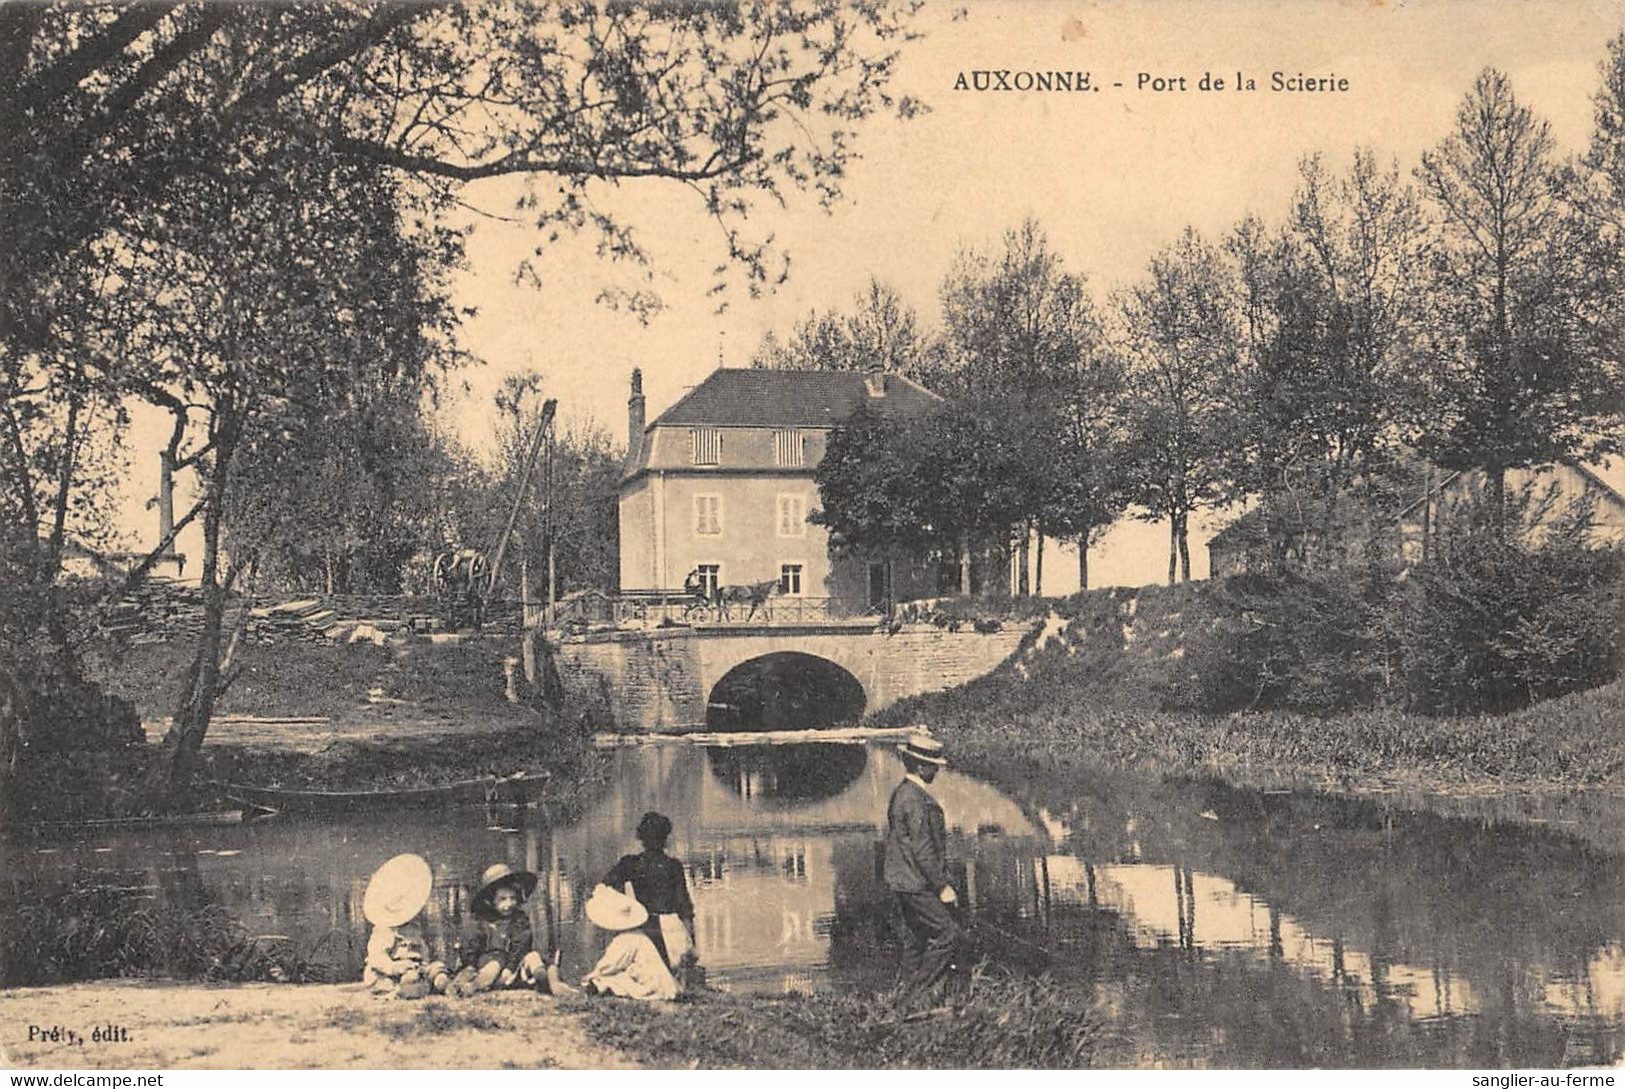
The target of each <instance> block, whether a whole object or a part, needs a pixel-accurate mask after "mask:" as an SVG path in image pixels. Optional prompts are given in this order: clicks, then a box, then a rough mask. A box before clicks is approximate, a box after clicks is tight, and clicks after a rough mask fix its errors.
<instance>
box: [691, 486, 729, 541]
mask: <svg viewBox="0 0 1625 1089" xmlns="http://www.w3.org/2000/svg"><path fill="white" fill-rule="evenodd" d="M694 535H695V536H696V537H720V536H722V496H720V495H696V496H695V497H694Z"/></svg>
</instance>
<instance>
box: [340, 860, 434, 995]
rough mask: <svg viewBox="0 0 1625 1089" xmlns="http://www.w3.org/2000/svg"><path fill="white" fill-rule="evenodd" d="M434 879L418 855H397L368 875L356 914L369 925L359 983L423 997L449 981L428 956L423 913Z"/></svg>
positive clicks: (384, 992)
mask: <svg viewBox="0 0 1625 1089" xmlns="http://www.w3.org/2000/svg"><path fill="white" fill-rule="evenodd" d="M433 886H434V875H433V874H432V873H430V871H429V864H428V863H427V862H425V861H424V860H423V858H422V857H421V856H419V855H396V856H395V857H394V858H392V859H390V860H389V861H388V862H386V863H384V864H383V865H382V866H380V867H378V872H377V873H375V874H373V875H372V879H371V880H370V881H368V882H367V892H366V895H365V896H364V897H363V898H362V901H361V912H362V914H363V915H365V916H366V918H367V921H368V922H370V923H371V924H372V934H371V935H369V936H368V938H367V959H366V962H365V964H364V966H363V968H362V973H361V979H362V982H364V983H368V984H371V985H372V989H373V990H374V991H375V992H377V993H379V994H394V995H397V996H398V997H401V998H422V997H423V996H424V995H426V994H428V993H429V992H431V991H444V990H445V989H446V987H447V985H448V984H449V983H450V978H451V977H450V975H449V973H448V972H447V971H446V966H445V964H443V963H442V962H440V961H438V960H432V959H431V958H430V956H429V944H428V942H426V941H424V939H423V909H424V907H425V905H427V904H428V902H429V892H430V889H431V888H432V887H433Z"/></svg>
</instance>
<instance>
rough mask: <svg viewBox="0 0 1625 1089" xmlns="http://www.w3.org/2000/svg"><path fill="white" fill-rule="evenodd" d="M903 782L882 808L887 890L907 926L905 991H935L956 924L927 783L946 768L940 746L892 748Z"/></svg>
mask: <svg viewBox="0 0 1625 1089" xmlns="http://www.w3.org/2000/svg"><path fill="white" fill-rule="evenodd" d="M897 750H898V752H900V753H901V754H902V757H903V770H904V772H905V774H904V776H903V781H902V782H901V783H898V784H897V789H896V790H894V791H892V796H891V802H890V804H888V805H887V806H886V861H885V867H884V873H885V878H886V885H887V886H888V887H889V888H890V889H891V890H892V892H893V893H895V894H896V896H897V906H898V908H899V909H900V910H901V911H902V913H903V922H904V924H905V925H907V927H908V931H909V943H908V948H907V950H906V951H905V953H904V957H903V970H904V973H905V979H906V981H907V986H908V989H909V990H910V991H912V992H915V993H919V992H924V991H928V990H931V989H934V988H935V987H937V986H938V985H939V984H940V983H941V982H942V980H943V977H944V976H946V975H947V973H948V967H949V964H950V962H951V961H952V959H953V953H954V944H955V942H956V941H957V940H958V938H959V924H958V922H956V921H955V919H954V916H953V912H952V911H950V910H949V909H950V908H951V906H952V905H953V904H955V903H957V902H958V900H959V897H958V895H957V894H956V893H955V892H954V888H953V886H952V885H951V884H949V883H948V833H947V826H946V824H945V823H944V821H943V817H942V806H940V805H938V804H937V800H936V799H935V798H933V797H932V796H931V791H930V789H929V787H930V783H931V780H933V779H935V778H936V777H937V769H938V768H940V767H942V766H943V765H944V764H946V763H947V762H948V761H947V758H946V757H944V756H943V749H942V742H940V741H938V740H937V739H936V738H934V737H932V736H931V735H930V734H925V733H921V734H917V735H915V736H913V737H911V738H909V740H908V742H907V743H906V744H903V745H899V746H898V747H897Z"/></svg>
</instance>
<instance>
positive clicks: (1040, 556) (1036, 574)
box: [1033, 530, 1044, 597]
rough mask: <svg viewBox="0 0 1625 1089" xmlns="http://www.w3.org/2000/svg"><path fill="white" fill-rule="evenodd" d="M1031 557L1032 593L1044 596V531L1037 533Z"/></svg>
mask: <svg viewBox="0 0 1625 1089" xmlns="http://www.w3.org/2000/svg"><path fill="white" fill-rule="evenodd" d="M1034 552H1035V555H1034V557H1033V593H1034V594H1036V595H1038V596H1039V597H1043V596H1044V531H1043V530H1039V531H1038V547H1037V548H1036V549H1034Z"/></svg>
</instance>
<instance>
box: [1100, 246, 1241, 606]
mask: <svg viewBox="0 0 1625 1089" xmlns="http://www.w3.org/2000/svg"><path fill="white" fill-rule="evenodd" d="M1234 296H1235V286H1234V284H1233V282H1232V277H1231V275H1230V272H1229V270H1228V269H1227V268H1226V266H1225V264H1224V261H1223V259H1222V257H1221V255H1220V253H1219V251H1218V250H1217V249H1216V248H1214V247H1213V246H1212V245H1211V244H1210V243H1208V242H1206V241H1205V240H1203V239H1202V237H1201V236H1200V235H1198V234H1197V233H1196V232H1195V231H1194V230H1192V229H1191V228H1189V227H1187V228H1186V229H1185V231H1184V233H1183V234H1182V235H1181V236H1180V238H1179V241H1178V242H1176V243H1174V244H1173V245H1172V246H1170V247H1168V248H1167V249H1164V250H1163V251H1161V252H1160V253H1158V254H1157V255H1156V256H1154V257H1152V259H1151V263H1150V266H1149V268H1148V270H1147V277H1146V279H1145V280H1144V281H1143V282H1141V283H1139V284H1137V285H1135V286H1133V287H1131V288H1130V289H1129V290H1128V291H1126V292H1124V293H1123V294H1121V295H1120V296H1119V297H1118V299H1117V310H1118V316H1119V321H1120V322H1121V337H1122V347H1123V351H1124V352H1125V353H1126V357H1127V370H1128V383H1127V384H1128V397H1127V404H1126V415H1127V420H1128V429H1129V431H1130V433H1131V434H1132V435H1133V440H1132V445H1131V448H1130V450H1129V452H1128V453H1127V455H1126V457H1125V470H1126V473H1127V475H1128V478H1129V480H1130V482H1131V484H1130V486H1131V489H1132V495H1133V497H1134V502H1135V503H1136V504H1137V505H1138V506H1139V507H1140V508H1141V510H1142V512H1143V513H1141V514H1140V515H1139V517H1142V518H1145V519H1148V520H1152V519H1163V518H1166V519H1167V520H1168V581H1169V582H1170V583H1172V582H1174V581H1176V578H1183V579H1185V580H1189V579H1190V545H1189V543H1188V532H1189V529H1188V527H1189V521H1190V515H1191V512H1192V511H1195V510H1199V509H1201V508H1203V507H1210V506H1216V505H1220V504H1223V503H1226V502H1228V501H1229V500H1230V499H1231V498H1232V497H1233V494H1234V490H1235V479H1236V475H1237V464H1236V457H1235V455H1236V447H1237V437H1238V418H1237V412H1236V407H1235V404H1234V401H1233V400H1232V398H1231V397H1230V395H1229V394H1230V392H1231V381H1232V379H1233V377H1234V375H1235V373H1236V365H1237V353H1238V350H1239V330H1238V329H1237V328H1236V307H1235V302H1234Z"/></svg>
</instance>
